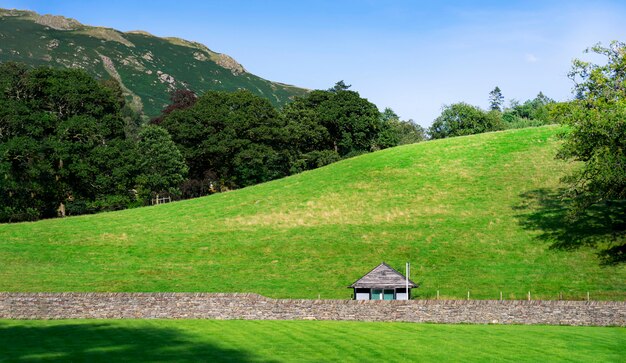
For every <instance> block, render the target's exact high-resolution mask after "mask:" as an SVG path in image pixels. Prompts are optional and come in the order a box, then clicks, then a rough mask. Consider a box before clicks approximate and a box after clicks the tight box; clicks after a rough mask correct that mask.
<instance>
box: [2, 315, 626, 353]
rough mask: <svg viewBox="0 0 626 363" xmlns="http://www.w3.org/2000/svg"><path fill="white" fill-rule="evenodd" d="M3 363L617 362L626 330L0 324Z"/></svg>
mask: <svg viewBox="0 0 626 363" xmlns="http://www.w3.org/2000/svg"><path fill="white" fill-rule="evenodd" d="M0 347H2V356H0V362H1V361H5V360H6V361H19V362H35V361H43V362H50V361H64V362H75V361H88V362H112V361H124V362H135V361H137V362H145V361H151V362H152V361H167V362H198V361H210V362H339V361H341V362H374V361H380V360H385V361H390V362H415V361H420V362H425V361H427V362H431V361H433V362H441V361H464V362H467V361H472V362H476V361H480V362H482V361H512V360H514V361H516V362H538V361H544V360H545V359H546V357H550V361H579V362H583V361H598V362H618V361H623V357H624V355H625V354H626V329H624V328H601V327H563V326H520V325H518V326H494V325H430V324H402V323H355V322H303V321H211V320H95V321H94V320H83V321H76V320H73V321H72V320H69V321H63V320H61V321H59V320H57V321H0Z"/></svg>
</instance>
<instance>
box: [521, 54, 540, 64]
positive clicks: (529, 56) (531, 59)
mask: <svg viewBox="0 0 626 363" xmlns="http://www.w3.org/2000/svg"><path fill="white" fill-rule="evenodd" d="M524 58H525V59H526V62H528V63H537V62H539V58H537V57H536V56H535V55H534V54H531V53H527V54H526V55H525V56H524Z"/></svg>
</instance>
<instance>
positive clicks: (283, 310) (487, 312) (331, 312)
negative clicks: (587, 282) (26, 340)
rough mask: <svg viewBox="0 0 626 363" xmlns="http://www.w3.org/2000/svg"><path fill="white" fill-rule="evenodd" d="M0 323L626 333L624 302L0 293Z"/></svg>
mask: <svg viewBox="0 0 626 363" xmlns="http://www.w3.org/2000/svg"><path fill="white" fill-rule="evenodd" d="M0 318H2V319H109V318H111V319H113V318H115V319H133V318H141V319H150V318H162V319H251V320H302V319H305V320H358V321H399V322H432V323H471V324H553V325H597V326H626V302H613V301H589V302H588V301H539V300H537V301H494V300H469V301H466V300H411V301H355V300H287V299H269V298H266V297H263V296H260V295H257V294H212V293H0Z"/></svg>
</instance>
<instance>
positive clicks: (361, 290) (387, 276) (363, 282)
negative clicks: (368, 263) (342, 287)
mask: <svg viewBox="0 0 626 363" xmlns="http://www.w3.org/2000/svg"><path fill="white" fill-rule="evenodd" d="M408 286H409V288H408V291H407V288H406V287H407V278H406V277H405V276H404V275H402V274H401V273H399V272H398V271H396V270H395V269H393V268H392V267H391V266H389V265H387V264H386V263H384V262H383V263H381V264H380V265H378V266H376V267H375V268H374V269H373V270H372V271H370V272H368V273H367V274H365V276H363V277H361V278H360V279H358V280H357V281H356V282H355V283H353V284H352V285H350V286H348V287H349V288H353V289H354V299H355V300H409V299H410V298H411V289H412V288H416V287H417V284H416V283H414V282H413V281H411V280H408Z"/></svg>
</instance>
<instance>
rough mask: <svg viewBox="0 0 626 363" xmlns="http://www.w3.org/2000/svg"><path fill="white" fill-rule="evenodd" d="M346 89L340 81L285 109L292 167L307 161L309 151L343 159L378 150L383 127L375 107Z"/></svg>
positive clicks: (302, 98) (310, 94)
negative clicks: (294, 146)
mask: <svg viewBox="0 0 626 363" xmlns="http://www.w3.org/2000/svg"><path fill="white" fill-rule="evenodd" d="M348 87H349V86H346V85H345V84H344V83H343V81H341V82H338V83H337V84H336V85H335V87H333V88H332V89H331V90H328V91H320V90H316V91H312V92H310V93H309V94H308V95H307V96H305V97H301V98H298V99H296V100H295V101H294V102H292V103H290V104H288V105H287V106H285V108H284V110H283V115H284V118H285V119H286V120H287V128H288V130H289V133H288V134H289V137H290V144H292V145H297V148H296V150H295V160H296V161H295V162H294V164H295V165H299V164H301V162H302V160H309V159H310V158H309V155H308V154H309V153H311V152H313V151H322V150H325V151H330V152H333V151H334V152H335V153H336V155H337V156H339V157H346V156H348V155H357V154H359V153H363V152H369V151H372V150H374V149H377V148H380V147H378V145H377V141H378V137H379V133H380V132H381V131H382V128H383V125H382V121H381V119H380V115H379V112H378V109H377V107H376V105H374V104H373V103H371V102H369V101H368V100H367V99H365V98H361V97H360V95H359V94H358V93H357V92H354V91H348V90H347V88H348ZM395 145H397V144H395ZM395 145H394V146H395ZM326 155H327V156H330V154H329V153H328V152H327V153H326ZM334 158H335V157H331V159H334ZM327 160H330V159H327ZM306 163H307V162H305V164H306Z"/></svg>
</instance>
